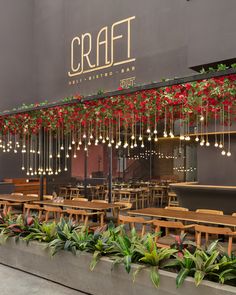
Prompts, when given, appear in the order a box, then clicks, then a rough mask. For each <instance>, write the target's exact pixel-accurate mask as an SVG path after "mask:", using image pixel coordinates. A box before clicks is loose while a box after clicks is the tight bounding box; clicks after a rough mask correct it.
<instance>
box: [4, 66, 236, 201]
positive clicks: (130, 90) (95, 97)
mask: <svg viewBox="0 0 236 295" xmlns="http://www.w3.org/2000/svg"><path fill="white" fill-rule="evenodd" d="M234 74H236V68H230V69H227V70H224V71H216V72H210V73H203V74H197V75H191V76H186V77H182V78H175V79H169V80H166V81H162V82H155V83H150V84H144V85H141V86H135V87H132V88H128V89H122V90H116V91H111V92H106V93H104V94H98V95H88V96H86V97H83V98H82V99H81V100H78V99H71V100H69V101H57V102H53V103H47V104H45V105H39V106H33V107H27V108H19V109H16V110H11V111H3V112H0V116H11V115H16V114H21V113H28V112H32V111H37V110H42V109H50V108H54V107H61V106H66V105H73V104H83V103H86V102H89V101H96V100H101V99H107V98H111V97H115V96H119V95H127V94H132V93H136V92H139V91H143V90H151V89H158V88H161V87H168V86H173V85H179V84H185V83H190V82H194V81H201V80H207V79H211V78H217V77H222V76H228V75H234ZM87 168H88V163H87V154H86V153H85V166H84V187H85V195H86V194H87ZM43 179H44V176H43V175H40V198H43V185H44V184H43ZM111 194H112V147H109V174H108V195H109V201H111Z"/></svg>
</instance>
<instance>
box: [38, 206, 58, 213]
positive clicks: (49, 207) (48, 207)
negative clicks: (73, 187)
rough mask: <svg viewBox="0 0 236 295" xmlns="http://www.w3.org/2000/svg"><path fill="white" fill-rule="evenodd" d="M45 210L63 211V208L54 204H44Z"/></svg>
mask: <svg viewBox="0 0 236 295" xmlns="http://www.w3.org/2000/svg"><path fill="white" fill-rule="evenodd" d="M43 210H45V211H48V212H59V213H61V212H63V210H62V209H61V208H60V207H54V206H48V205H44V206H43Z"/></svg>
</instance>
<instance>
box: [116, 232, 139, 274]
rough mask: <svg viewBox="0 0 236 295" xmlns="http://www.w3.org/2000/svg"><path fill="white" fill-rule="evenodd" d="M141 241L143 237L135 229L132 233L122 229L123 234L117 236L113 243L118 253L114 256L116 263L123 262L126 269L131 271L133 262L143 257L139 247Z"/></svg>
mask: <svg viewBox="0 0 236 295" xmlns="http://www.w3.org/2000/svg"><path fill="white" fill-rule="evenodd" d="M140 243H141V239H140V238H139V236H138V235H137V233H136V230H135V229H132V230H131V234H130V235H128V234H127V233H126V232H125V231H124V229H122V234H120V235H119V236H117V239H116V240H115V241H114V243H113V244H114V249H115V252H116V255H115V256H113V257H112V258H113V259H114V265H116V264H121V263H123V264H124V266H125V269H126V271H127V272H128V273H129V272H130V270H131V264H132V263H135V262H138V261H139V259H140V258H141V254H140V253H139V252H138V249H137V246H138V245H140Z"/></svg>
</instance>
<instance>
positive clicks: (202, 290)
mask: <svg viewBox="0 0 236 295" xmlns="http://www.w3.org/2000/svg"><path fill="white" fill-rule="evenodd" d="M91 258H92V256H91V254H88V253H83V254H81V255H77V256H74V255H73V254H72V253H69V252H66V251H61V252H60V253H58V254H57V255H56V256H55V257H53V258H51V257H50V256H49V253H48V250H45V246H44V245H43V244H40V243H37V242H31V243H30V245H28V246H27V245H26V243H25V242H24V241H19V242H18V243H17V244H16V243H15V241H14V239H9V240H8V241H7V242H6V244H4V245H1V246H0V263H3V264H6V265H9V266H11V267H14V268H17V269H20V270H23V271H27V272H29V273H32V274H35V275H38V276H40V277H43V278H46V279H49V280H52V281H54V282H57V283H60V284H63V285H65V286H68V287H71V288H74V289H76V290H79V291H82V292H85V293H89V294H93V295H111V294H112V295H121V294H122V295H123V294H129V295H143V294H145V295H154V294H155V295H158V294H160V295H170V294H179V295H180V294H181V295H190V294H191V295H199V294H201V295H221V294H222V295H231V294H236V288H234V287H231V286H226V285H219V284H216V283H212V282H208V281H204V282H203V283H202V285H200V286H199V287H198V288H196V287H195V285H194V282H193V279H192V278H188V279H187V280H186V281H185V283H184V285H183V286H182V287H181V288H179V289H177V288H176V286H175V278H176V275H175V274H174V273H170V272H166V271H160V273H161V283H160V287H159V288H158V289H156V288H155V287H154V286H153V285H152V283H151V281H150V279H149V273H148V271H147V270H144V271H141V273H140V274H139V275H138V276H137V277H136V281H135V283H133V281H132V275H128V274H127V273H126V272H125V270H124V268H123V266H118V267H116V268H115V269H113V270H112V271H111V267H112V261H111V260H109V259H108V258H103V259H102V260H101V261H100V262H99V263H98V265H97V266H96V268H95V270H94V271H93V272H91V271H90V270H89V264H90V261H91ZM136 267H137V266H135V265H134V266H133V268H134V269H136Z"/></svg>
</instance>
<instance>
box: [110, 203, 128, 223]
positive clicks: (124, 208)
mask: <svg viewBox="0 0 236 295" xmlns="http://www.w3.org/2000/svg"><path fill="white" fill-rule="evenodd" d="M114 204H115V205H120V207H119V208H118V209H114V208H113V209H112V214H113V218H114V221H115V222H116V221H117V218H118V216H119V212H127V211H128V210H130V209H131V208H132V207H133V203H129V202H125V201H124V202H115V203H114Z"/></svg>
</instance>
